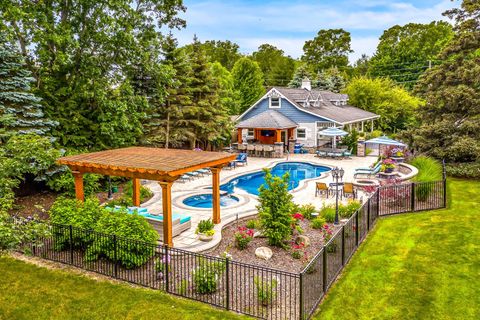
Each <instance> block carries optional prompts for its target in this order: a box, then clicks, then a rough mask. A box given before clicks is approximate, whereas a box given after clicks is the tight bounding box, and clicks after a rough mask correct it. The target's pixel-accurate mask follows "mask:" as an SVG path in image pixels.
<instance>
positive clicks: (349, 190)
mask: <svg viewBox="0 0 480 320" xmlns="http://www.w3.org/2000/svg"><path fill="white" fill-rule="evenodd" d="M348 195H350V196H352V198H353V199H356V198H357V194H356V192H355V188H354V187H353V183H351V182H345V183H344V184H343V189H342V196H343V197H347V196H348Z"/></svg>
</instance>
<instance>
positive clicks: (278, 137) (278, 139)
mask: <svg viewBox="0 0 480 320" xmlns="http://www.w3.org/2000/svg"><path fill="white" fill-rule="evenodd" d="M275 142H282V130H280V129H277V130H275Z"/></svg>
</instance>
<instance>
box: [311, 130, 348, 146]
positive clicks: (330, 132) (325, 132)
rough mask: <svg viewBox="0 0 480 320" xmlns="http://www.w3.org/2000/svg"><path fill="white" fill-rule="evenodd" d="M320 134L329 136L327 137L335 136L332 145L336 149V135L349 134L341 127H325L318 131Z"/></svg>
mask: <svg viewBox="0 0 480 320" xmlns="http://www.w3.org/2000/svg"><path fill="white" fill-rule="evenodd" d="M318 134H319V135H322V136H327V137H333V143H332V146H333V148H334V149H335V147H336V144H337V143H336V139H335V137H338V136H340V137H343V136H346V135H347V134H348V132H347V131H343V130H342V129H339V128H328V129H325V130H322V131H320V132H319V133H318Z"/></svg>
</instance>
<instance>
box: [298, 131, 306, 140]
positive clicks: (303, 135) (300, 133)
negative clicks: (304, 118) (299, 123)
mask: <svg viewBox="0 0 480 320" xmlns="http://www.w3.org/2000/svg"><path fill="white" fill-rule="evenodd" d="M297 139H300V140H303V139H307V129H305V128H297Z"/></svg>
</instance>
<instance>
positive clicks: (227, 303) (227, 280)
mask: <svg viewBox="0 0 480 320" xmlns="http://www.w3.org/2000/svg"><path fill="white" fill-rule="evenodd" d="M225 273H226V274H227V278H226V279H225V285H226V287H227V296H226V299H225V305H226V308H227V310H230V259H229V258H226V259H225Z"/></svg>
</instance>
